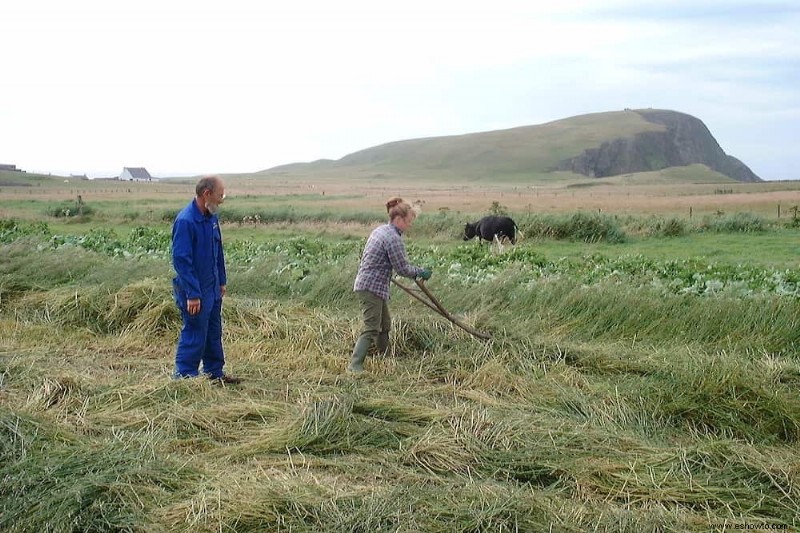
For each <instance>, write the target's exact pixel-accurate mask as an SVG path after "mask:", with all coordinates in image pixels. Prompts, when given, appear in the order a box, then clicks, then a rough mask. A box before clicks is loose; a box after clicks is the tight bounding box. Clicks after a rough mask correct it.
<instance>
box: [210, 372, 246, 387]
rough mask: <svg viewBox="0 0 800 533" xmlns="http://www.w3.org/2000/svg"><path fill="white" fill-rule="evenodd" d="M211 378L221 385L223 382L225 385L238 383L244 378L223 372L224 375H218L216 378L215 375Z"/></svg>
mask: <svg viewBox="0 0 800 533" xmlns="http://www.w3.org/2000/svg"><path fill="white" fill-rule="evenodd" d="M209 379H210V380H211V381H213V382H214V384H215V385H217V384H219V385H222V384H225V385H238V384H239V383H241V382H242V378H237V377H234V376H229V375H228V374H223V375H221V376H219V377H216V378H215V377H211V378H209Z"/></svg>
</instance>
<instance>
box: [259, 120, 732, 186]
mask: <svg viewBox="0 0 800 533" xmlns="http://www.w3.org/2000/svg"><path fill="white" fill-rule="evenodd" d="M663 113H666V114H670V113H673V112H670V111H665V112H663ZM675 115H680V114H678V113H675ZM665 131H666V127H665V126H664V125H662V124H657V123H654V122H649V121H648V120H646V119H645V118H644V116H643V114H641V113H639V112H634V111H630V110H626V111H612V112H605V113H593V114H587V115H580V116H576V117H571V118H566V119H563V120H557V121H554V122H549V123H546V124H541V125H536V126H523V127H518V128H511V129H505V130H497V131H489V132H481V133H470V134H465V135H452V136H445V137H431V138H423V139H411V140H404V141H397V142H392V143H387V144H383V145H380V146H375V147H372V148H367V149H365V150H361V151H358V152H355V153H352V154H349V155H347V156H345V157H343V158H341V159H339V160H336V161H332V160H318V161H314V162H311V163H295V164H290V165H282V166H279V167H274V168H271V169H268V170H265V171H262V172H260V173H259V175H261V176H283V177H289V178H324V177H342V176H349V177H361V178H370V179H382V178H383V179H385V178H392V177H402V178H404V179H414V178H422V179H434V180H437V181H454V180H466V181H470V180H481V179H486V178H491V179H492V180H499V181H505V182H525V183H540V182H553V181H562V180H567V181H569V180H573V179H575V178H579V179H585V178H586V176H582V175H580V174H577V173H574V172H570V171H556V170H555V169H557V168H558V167H559V164H562V162H564V161H566V160H568V159H570V158H573V157H576V156H579V155H580V154H582V153H584V152H585V151H587V150H591V149H596V148H598V147H600V146H601V145H603V143H608V142H609V141H612V140H615V139H633V138H635V137H637V136H639V135H641V134H645V133H663V132H665ZM633 174H635V173H633ZM688 174H696V175H697V178H698V179H699V182H702V183H709V182H728V181H730V179H729V178H727V177H726V176H724V175H722V174H720V173H719V172H715V171H713V170H710V169H707V171H704V172H693V173H692V172H690V173H688ZM671 175H672V173H671V172H667V173H664V174H662V175H661V176H662V178H663V179H666V180H669V178H670V176H671ZM682 176H683V178H682V179H685V177H686V173H683V174H682ZM657 181H661V179H658V180H657ZM689 181H692V180H689Z"/></svg>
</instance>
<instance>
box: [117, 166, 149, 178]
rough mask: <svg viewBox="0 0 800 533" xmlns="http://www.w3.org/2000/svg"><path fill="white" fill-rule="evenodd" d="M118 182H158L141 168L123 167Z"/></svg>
mask: <svg viewBox="0 0 800 533" xmlns="http://www.w3.org/2000/svg"><path fill="white" fill-rule="evenodd" d="M119 179H120V181H158V178H154V177H153V176H151V175H150V173H149V172H147V169H146V168H143V167H124V168H123V169H122V174H120V175H119Z"/></svg>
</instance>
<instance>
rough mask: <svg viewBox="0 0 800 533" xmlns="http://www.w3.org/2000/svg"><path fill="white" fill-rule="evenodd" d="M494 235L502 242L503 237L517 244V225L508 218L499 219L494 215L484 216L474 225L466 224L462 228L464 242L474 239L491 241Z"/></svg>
mask: <svg viewBox="0 0 800 533" xmlns="http://www.w3.org/2000/svg"><path fill="white" fill-rule="evenodd" d="M495 235H497V238H498V239H499V240H500V241H502V240H503V238H504V237H506V238H508V240H510V241H511V244H516V242H517V225H516V224H515V223H514V221H513V220H511V219H510V218H509V217H499V216H495V215H490V216H485V217H483V218H482V219H480V220H479V221H477V222H475V223H469V222H467V225H466V226H464V240H465V241H468V240H470V239H472V238H474V237H476V236H477V237H478V240H484V241H489V242H491V241H493V240H494V237H495Z"/></svg>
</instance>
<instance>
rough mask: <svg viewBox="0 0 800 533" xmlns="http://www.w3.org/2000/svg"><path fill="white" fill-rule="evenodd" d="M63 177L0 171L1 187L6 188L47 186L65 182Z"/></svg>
mask: <svg viewBox="0 0 800 533" xmlns="http://www.w3.org/2000/svg"><path fill="white" fill-rule="evenodd" d="M64 179H65V178H64V177H63V176H52V175H49V174H32V173H29V172H15V171H11V170H0V186H6V187H28V186H31V185H47V184H53V183H58V182H63V180H64Z"/></svg>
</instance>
